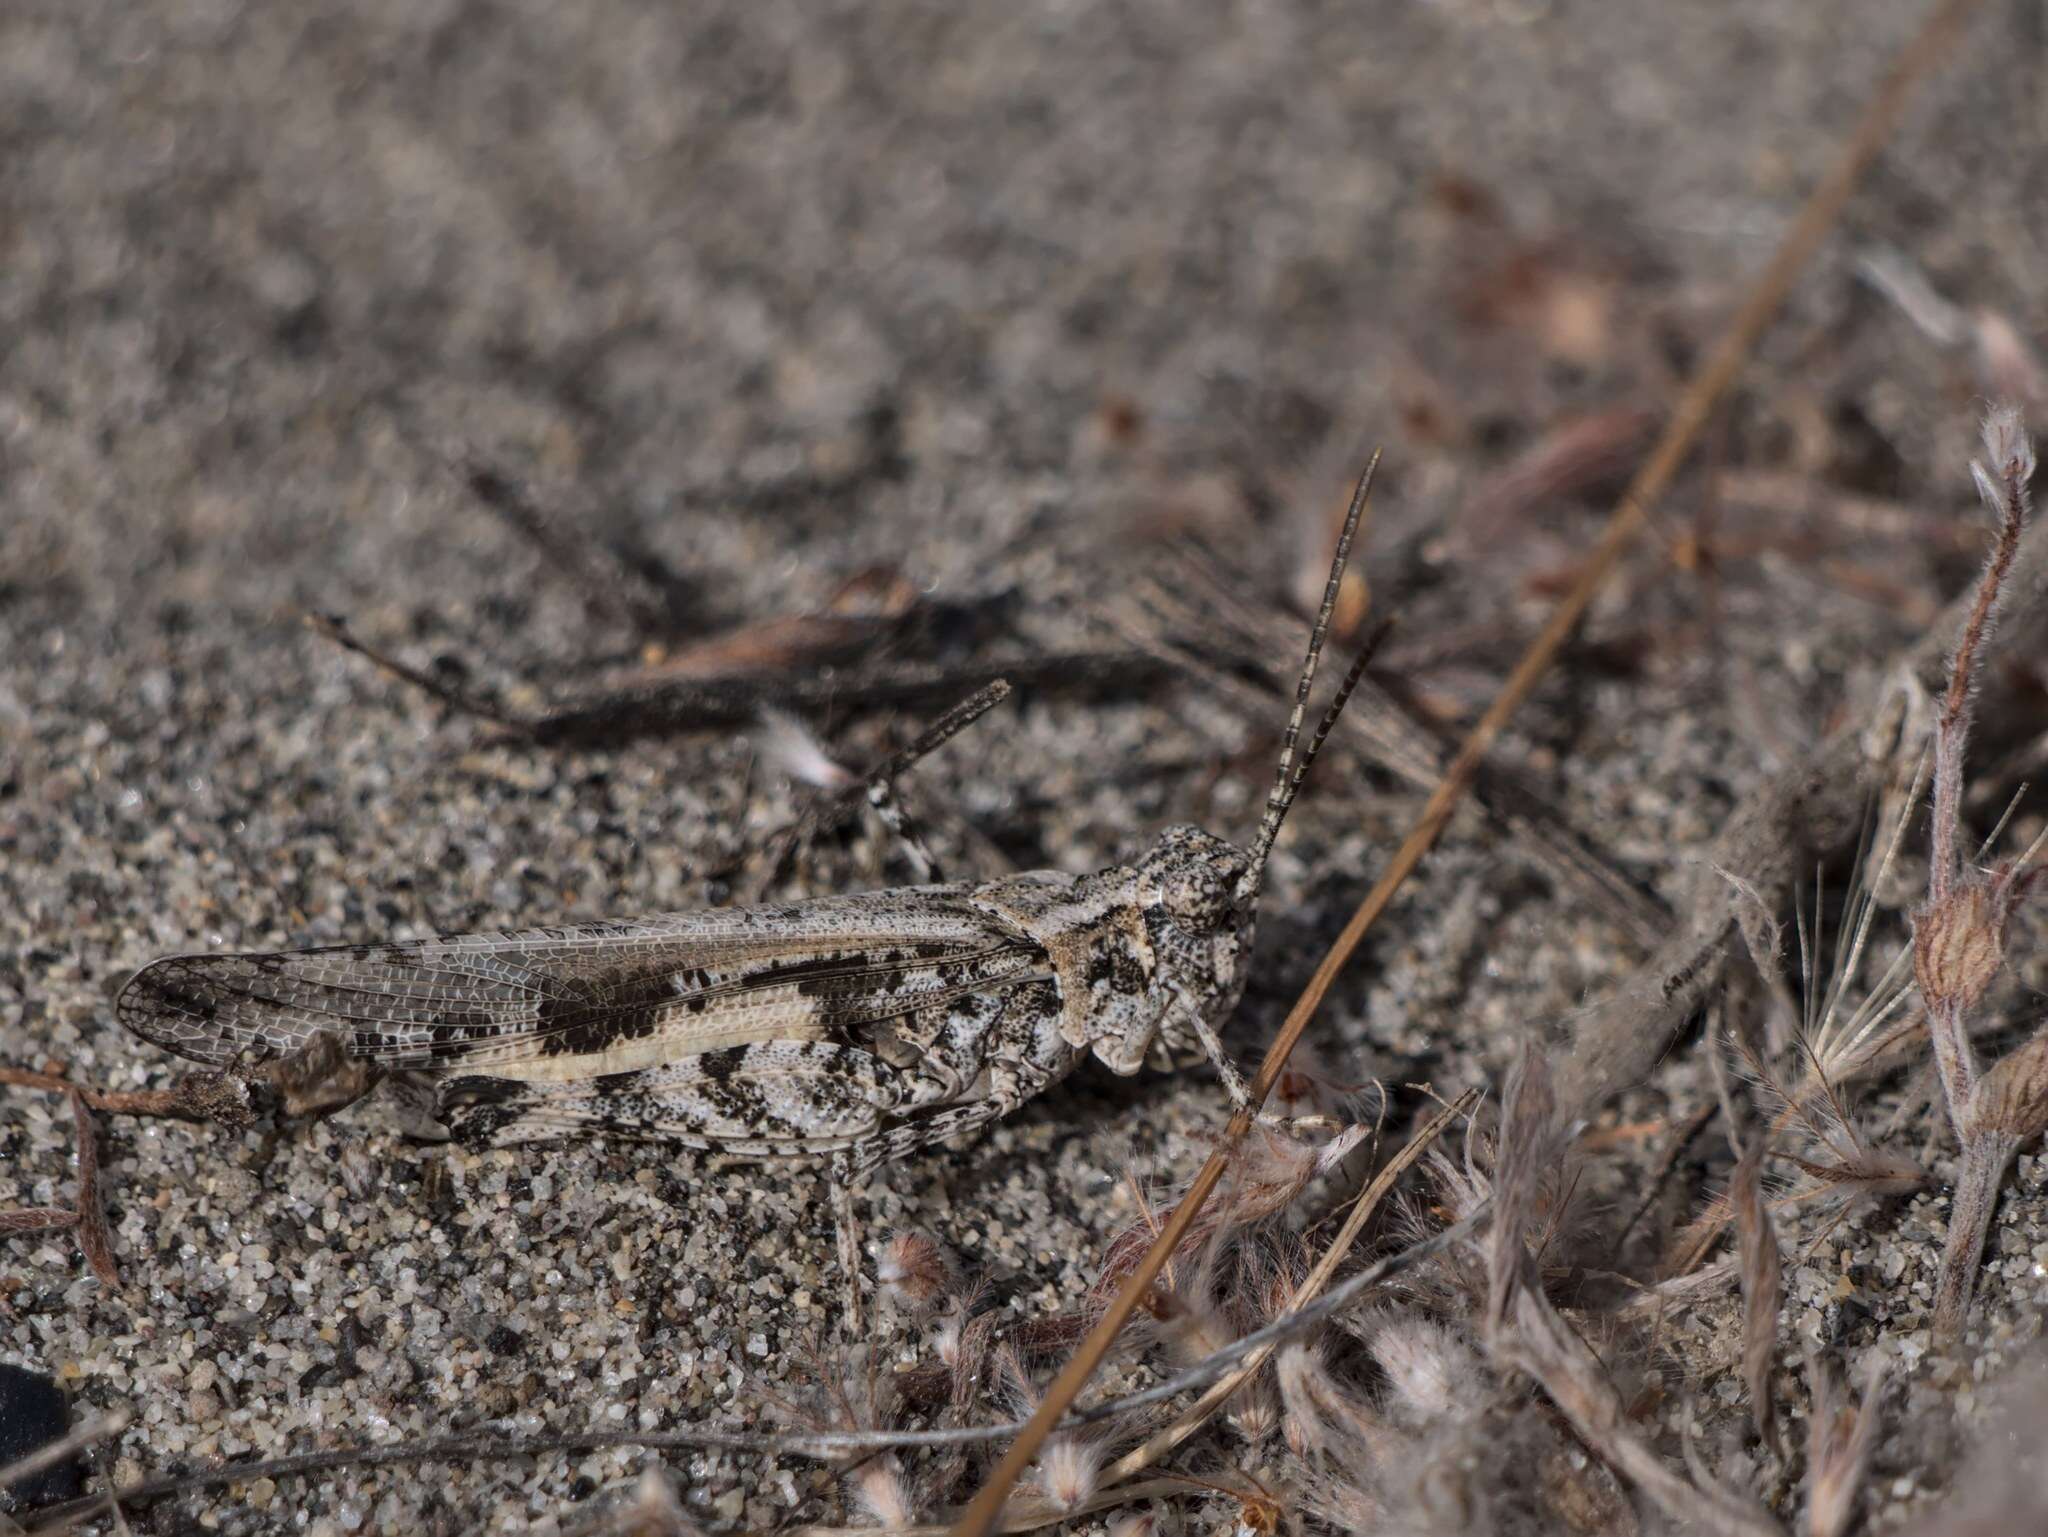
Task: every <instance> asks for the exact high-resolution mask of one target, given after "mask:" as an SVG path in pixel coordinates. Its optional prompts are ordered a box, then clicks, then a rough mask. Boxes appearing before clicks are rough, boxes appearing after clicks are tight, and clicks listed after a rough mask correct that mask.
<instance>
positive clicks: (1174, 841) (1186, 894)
mask: <svg viewBox="0 0 2048 1537" xmlns="http://www.w3.org/2000/svg"><path fill="white" fill-rule="evenodd" d="M1250 868H1251V857H1250V856H1249V855H1248V854H1246V853H1245V851H1244V850H1243V849H1240V848H1238V847H1236V846H1235V845H1234V844H1230V843H1226V842H1224V841H1223V840H1222V839H1221V838H1218V837H1216V836H1214V835H1213V834H1210V833H1205V832H1203V831H1202V829H1201V828H1199V827H1169V828H1167V829H1166V831H1165V832H1163V833H1161V834H1160V835H1159V841H1158V842H1157V843H1155V844H1153V845H1152V848H1151V850H1150V852H1148V853H1147V854H1146V855H1145V857H1144V859H1143V860H1141V861H1140V862H1139V865H1138V901H1139V905H1140V909H1141V911H1142V913H1143V915H1144V920H1145V932H1146V936H1147V938H1149V939H1150V940H1151V942H1152V957H1153V965H1154V967H1155V968H1156V971H1155V986H1156V985H1158V984H1160V983H1163V984H1165V985H1166V987H1168V988H1169V989H1171V990H1172V991H1173V992H1175V993H1178V994H1179V995H1180V996H1181V997H1182V999H1183V1000H1185V1002H1186V1003H1188V1004H1190V1005H1192V1006H1193V1007H1195V1008H1198V1009H1200V1010H1201V1011H1202V1013H1203V1015H1204V1016H1205V1017H1206V1018H1207V1019H1208V1020H1209V1021H1210V1022H1211V1023H1213V1024H1217V1025H1221V1024H1222V1022H1223V1019H1224V1018H1225V1016H1227V1015H1228V1014H1229V1013H1230V1011H1231V1010H1232V1009H1234V1008H1236V1007H1237V1000H1238V995H1239V994H1240V993H1242V992H1243V991H1244V977H1245V965H1246V963H1247V962H1248V961H1249V959H1250V954H1249V952H1250V950H1251V943H1252V927H1253V923H1254V920H1255V918H1256V916H1257V902H1258V896H1257V893H1256V892H1255V891H1254V890H1253V889H1252V887H1251V885H1250V883H1249V882H1248V881H1247V880H1246V879H1245V877H1246V872H1247V871H1249V870H1250ZM1162 1033H1163V1034H1164V1035H1165V1036H1166V1044H1167V1045H1168V1046H1169V1047H1171V1048H1181V1047H1184V1046H1194V1045H1195V1040H1194V1037H1193V1035H1192V1034H1191V1033H1190V1032H1189V1031H1188V1029H1187V1027H1186V1025H1185V1024H1184V1023H1182V1022H1181V1021H1180V1020H1179V1019H1178V1017H1177V1012H1176V1013H1169V1015H1168V1016H1167V1019H1166V1021H1165V1028H1164V1030H1163V1032H1162ZM1197 1049H1199V1048H1197Z"/></svg>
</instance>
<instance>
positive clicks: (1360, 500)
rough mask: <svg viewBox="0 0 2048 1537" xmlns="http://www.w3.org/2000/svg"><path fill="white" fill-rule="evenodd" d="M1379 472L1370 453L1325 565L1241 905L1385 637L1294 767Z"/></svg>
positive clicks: (1354, 671) (1368, 648) (1354, 670)
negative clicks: (1326, 574) (1346, 571)
mask: <svg viewBox="0 0 2048 1537" xmlns="http://www.w3.org/2000/svg"><path fill="white" fill-rule="evenodd" d="M1379 467H1380V456H1379V451H1378V450H1374V452H1373V456H1372V459H1371V461H1370V462H1369V463H1368V464H1367V465H1366V467H1365V473H1364V474H1363V475H1360V476H1359V477H1358V488H1357V489H1356V490H1354V491H1353V492H1352V493H1351V505H1350V507H1349V508H1348V509H1346V511H1345V513H1344V528H1343V531H1342V532H1341V533H1339V534H1338V535H1337V553H1336V555H1335V556H1334V557H1332V559H1331V561H1330V580H1329V581H1328V582H1327V583H1326V584H1324V587H1323V605H1322V607H1321V608H1320V609H1318V610H1317V612H1316V622H1315V625H1314V627H1313V628H1311V629H1310V631H1309V633H1308V656H1307V658H1306V659H1305V660H1304V661H1303V662H1302V664H1301V680H1300V681H1299V682H1298V683H1296V684H1295V685H1294V711H1293V713H1292V714H1291V715H1289V716H1288V718H1287V731H1286V734H1285V735H1284V736H1282V737H1281V739H1280V767H1279V770H1278V772H1276V773H1275V774H1274V776H1273V789H1272V792H1271V793H1270V794H1269V795H1267V797H1266V815H1265V817H1264V818H1263V820H1261V821H1260V823H1259V836H1258V838H1257V839H1256V840H1255V841H1254V842H1253V844H1252V863H1251V868H1250V869H1249V870H1247V871H1246V872H1245V875H1244V880H1243V881H1242V883H1240V885H1239V887H1238V894H1239V897H1240V898H1241V899H1243V898H1250V899H1252V900H1257V898H1258V894H1259V889H1260V887H1261V886H1262V885H1263V884H1264V883H1265V877H1266V859H1267V857H1268V856H1269V855H1270V854H1271V853H1272V852H1273V842H1274V840H1275V839H1276V838H1278V837H1279V836H1280V824H1281V823H1282V822H1284V821H1286V820H1287V812H1288V809H1289V808H1290V807H1292V806H1293V804H1294V797H1295V795H1296V794H1297V793H1298V792H1299V791H1300V789H1301V781H1302V778H1303V777H1304V776H1305V775H1306V774H1307V773H1308V766H1309V765H1310V764H1311V763H1313V762H1315V758H1316V754H1317V753H1318V752H1319V751H1321V750H1322V745H1323V742H1324V740H1325V739H1326V738H1327V737H1328V736H1329V734H1330V729H1331V727H1333V726H1335V725H1336V724H1337V716H1338V713H1339V712H1340V711H1342V710H1343V708H1344V704H1345V701H1347V700H1348V699H1350V697H1351V692H1352V690H1353V689H1355V688H1357V687H1358V680H1359V679H1360V678H1361V677H1363V676H1364V675H1365V669H1366V666H1367V664H1368V663H1370V662H1371V661H1372V656H1373V652H1374V651H1376V650H1377V649H1378V648H1379V643H1380V641H1381V640H1382V639H1383V638H1384V637H1385V635H1386V633H1387V629H1388V626H1387V625H1385V624H1381V625H1380V626H1379V627H1378V628H1377V629H1375V630H1374V631H1373V633H1372V634H1371V636H1369V637H1368V638H1367V640H1366V643H1365V646H1364V648H1363V649H1362V650H1360V652H1359V654H1358V660H1357V661H1355V662H1353V663H1352V664H1351V668H1350V671H1349V672H1347V673H1346V674H1345V675H1344V681H1343V682H1342V683H1341V684H1339V685H1338V687H1337V694H1336V697H1335V698H1333V699H1332V700H1331V701H1330V707H1329V709H1328V710H1326V711H1324V712H1323V719H1322V723H1321V724H1320V725H1318V726H1317V727H1316V730H1315V735H1314V736H1312V737H1310V738H1309V742H1308V747H1307V749H1306V750H1305V751H1303V752H1302V754H1301V761H1300V762H1299V763H1296V761H1295V748H1296V747H1297V746H1298V745H1299V743H1300V741H1301V723H1302V721H1303V720H1305V719H1306V718H1307V716H1308V695H1309V689H1310V688H1311V687H1312V686H1313V685H1314V683H1315V680H1316V664H1317V663H1318V662H1320V661H1321V660H1322V657H1323V642H1324V641H1325V640H1326V639H1327V638H1328V637H1329V633H1330V616H1331V615H1332V614H1333V613H1334V612H1336V608H1337V592H1338V589H1339V587H1340V586H1341V585H1342V584H1343V581H1344V567H1345V564H1346V563H1347V562H1348V561H1349V560H1350V559H1351V541H1352V539H1353V537H1354V536H1355V535H1356V534H1357V533H1358V524H1359V520H1360V519H1361V518H1363V517H1364V516H1365V507H1366V503H1367V502H1368V501H1370V500H1371V498H1372V479H1373V474H1374V472H1375V471H1377V470H1378V469H1379Z"/></svg>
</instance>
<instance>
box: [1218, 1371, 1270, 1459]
mask: <svg viewBox="0 0 2048 1537" xmlns="http://www.w3.org/2000/svg"><path fill="white" fill-rule="evenodd" d="M1225 1418H1226V1419H1228V1420H1229V1421H1230V1426H1231V1428H1232V1429H1233V1430H1235V1431H1236V1432H1237V1433H1238V1434H1239V1435H1240V1436H1243V1437H1244V1439H1245V1444H1246V1445H1248V1446H1252V1447H1255V1448H1256V1447H1260V1446H1264V1445H1265V1444H1266V1441H1267V1440H1268V1438H1270V1437H1271V1436H1272V1434H1273V1432H1274V1431H1276V1430H1278V1429H1279V1428H1280V1400H1279V1397H1278V1396H1277V1395H1276V1394H1275V1393H1274V1391H1273V1379H1272V1377H1271V1376H1270V1375H1269V1374H1268V1373H1266V1372H1259V1373H1257V1374H1256V1375H1255V1376H1253V1377H1251V1378H1250V1379H1249V1380H1248V1381H1246V1383H1245V1385H1244V1386H1243V1387H1241V1388H1239V1389H1238V1390H1237V1396H1236V1397H1235V1398H1233V1399H1232V1400H1231V1401H1230V1408H1229V1410H1228V1411H1227V1412H1226V1414H1225Z"/></svg>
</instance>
